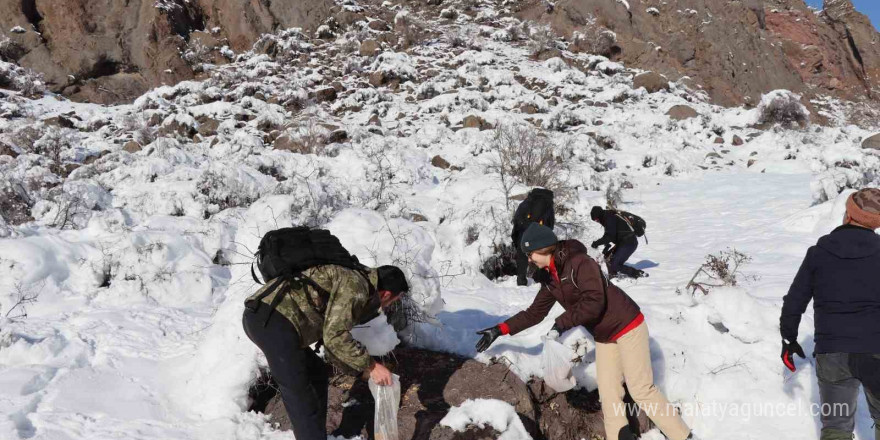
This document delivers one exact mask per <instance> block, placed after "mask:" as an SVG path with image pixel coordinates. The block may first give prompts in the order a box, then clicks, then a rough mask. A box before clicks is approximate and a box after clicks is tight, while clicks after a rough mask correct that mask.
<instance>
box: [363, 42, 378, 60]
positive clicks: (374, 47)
mask: <svg viewBox="0 0 880 440" xmlns="http://www.w3.org/2000/svg"><path fill="white" fill-rule="evenodd" d="M380 49H381V46H379V42H378V41H376V40H364V42H363V43H361V47H360V54H361V56H362V57H371V56H374V55H376V53H377V52H379V50H380Z"/></svg>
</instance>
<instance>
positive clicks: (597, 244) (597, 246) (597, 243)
mask: <svg viewBox="0 0 880 440" xmlns="http://www.w3.org/2000/svg"><path fill="white" fill-rule="evenodd" d="M590 247H591V248H593V249H599V240H596V241H594V242H593V244H591V245H590Z"/></svg>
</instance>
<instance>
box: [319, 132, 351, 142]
mask: <svg viewBox="0 0 880 440" xmlns="http://www.w3.org/2000/svg"><path fill="white" fill-rule="evenodd" d="M347 140H348V132H347V131H345V130H344V129H338V130H333V131H331V132H330V134H329V135H327V139H326V140H325V142H324V143H325V144H328V145H329V144H338V143H340V142H345V141H347Z"/></svg>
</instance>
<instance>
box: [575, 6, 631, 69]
mask: <svg viewBox="0 0 880 440" xmlns="http://www.w3.org/2000/svg"><path fill="white" fill-rule="evenodd" d="M572 44H573V46H574V48H576V49H577V50H578V51H581V52H586V53H592V54H596V55H602V56H604V57H606V58H610V59H614V58H615V57H616V56H618V55H620V51H621V49H620V47H619V46H618V45H617V34H615V33H614V32H612V31H611V30H609V29H608V28H606V27H604V26H601V25H600V24H599V23H598V21H597V20H596V17H595V16H594V15H592V14H589V15H587V17H586V18H585V19H584V24H583V26H582V27H581V28H580V30H579V31H577V32H575V33H574V34H573V35H572Z"/></svg>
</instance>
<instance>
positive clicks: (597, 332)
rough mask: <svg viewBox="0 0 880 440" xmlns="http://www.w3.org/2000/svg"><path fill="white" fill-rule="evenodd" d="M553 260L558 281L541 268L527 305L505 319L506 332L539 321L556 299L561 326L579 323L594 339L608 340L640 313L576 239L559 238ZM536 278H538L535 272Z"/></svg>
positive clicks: (558, 322) (568, 326) (515, 330)
mask: <svg viewBox="0 0 880 440" xmlns="http://www.w3.org/2000/svg"><path fill="white" fill-rule="evenodd" d="M553 261H554V264H555V266H556V270H557V273H558V274H559V282H556V280H555V279H553V277H552V276H551V275H550V274H549V273H547V269H543V270H541V271H540V272H544V273H540V272H539V274H540V275H543V277H541V278H543V279H544V280H546V282H542V283H541V290H540V291H539V292H538V296H536V297H535V300H534V302H532V305H531V306H529V308H528V309H526V310H524V311H522V312H519V313H517V314H516V315H514V316H513V317H512V318H510V319H508V320H507V321H505V323H506V324H507V326H508V328H509V330H510V334H511V335H515V334H517V333H519V332H521V331H523V330H525V329H527V328H529V327H531V326H533V325H535V324H538V323H539V322H541V321H543V320H544V318H546V317H547V314H548V313H550V309H551V308H552V307H553V304H555V303H556V302H559V304H562V307H563V308H564V309H565V313H563V314H562V315H559V317H558V318H556V325H557V327H559V328H560V329H561V330H568V329H570V328H572V327H576V326H578V325H582V326H584V327H586V329H587V330H588V331H589V332H590V333H591V334H592V335H593V338H595V340H596V342H611V341H612V338H613V337H614V336H615V335H617V334H618V333H620V332H621V331H622V330H623V329H624V328H626V326H627V325H628V324H629V323H631V322H632V321H633V320H634V319H636V317H638V316H639V314H640V313H641V312H640V310H639V306H638V305H637V304H636V303H635V301H633V300H632V298H630V297H629V296H627V294H626V293H624V291H623V290H621V289H619V288H618V287H617V286H615V285H613V284H611V283H608V285H607V288H606V286H605V283H606V281H605V278H604V276H603V275H602V270H601V269H600V268H599V264H598V263H596V261H595V260H593V259H592V258H590V256H589V255H587V248H586V247H585V246H584V245H583V243H581V242H579V241H577V240H565V241H560V242H559V246H558V247H557V249H556V252H555V253H554V254H553ZM536 278H538V277H537V276H536Z"/></svg>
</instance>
